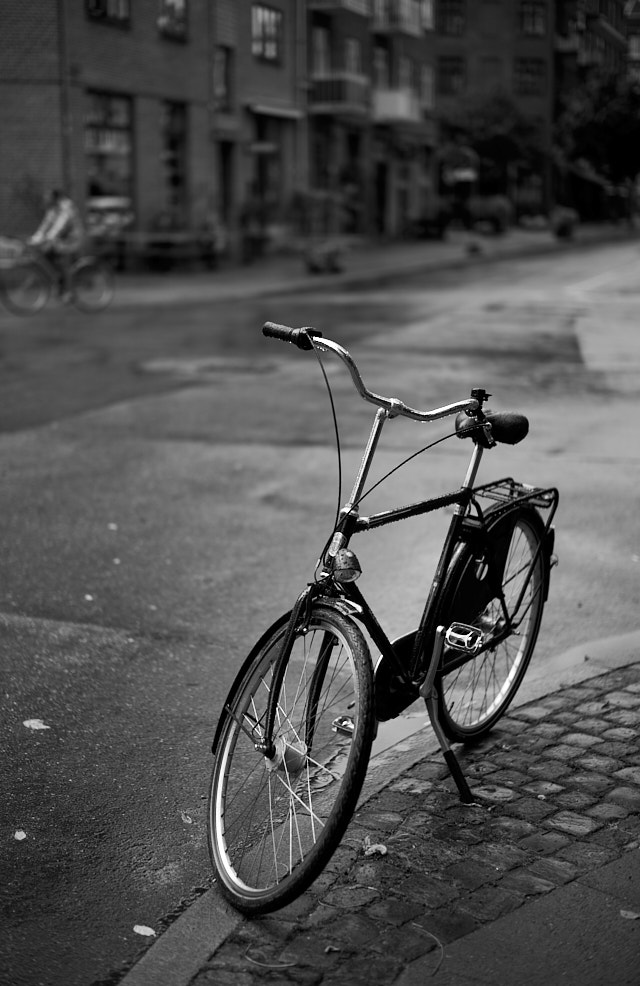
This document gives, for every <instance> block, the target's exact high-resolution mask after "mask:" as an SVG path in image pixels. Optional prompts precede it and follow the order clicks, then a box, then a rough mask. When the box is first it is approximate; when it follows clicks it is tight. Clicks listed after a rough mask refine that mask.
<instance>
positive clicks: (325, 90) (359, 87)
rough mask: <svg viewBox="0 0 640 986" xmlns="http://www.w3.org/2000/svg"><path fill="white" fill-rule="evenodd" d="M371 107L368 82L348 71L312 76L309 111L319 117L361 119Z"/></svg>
mask: <svg viewBox="0 0 640 986" xmlns="http://www.w3.org/2000/svg"><path fill="white" fill-rule="evenodd" d="M370 107H371V80H370V79H369V77H368V76H366V75H354V74H353V73H351V72H327V73H326V74H323V75H315V76H313V77H312V79H311V86H310V89H309V112H310V113H312V114H315V115H316V116H319V115H321V114H324V115H325V116H349V117H363V116H367V115H368V114H369V110H370Z"/></svg>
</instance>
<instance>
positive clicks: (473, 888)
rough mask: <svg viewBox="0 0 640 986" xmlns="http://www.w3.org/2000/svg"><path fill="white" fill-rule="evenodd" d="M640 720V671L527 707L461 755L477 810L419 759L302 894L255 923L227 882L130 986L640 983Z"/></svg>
mask: <svg viewBox="0 0 640 986" xmlns="http://www.w3.org/2000/svg"><path fill="white" fill-rule="evenodd" d="M582 661H583V664H584V661H585V658H584V656H583V657H582ZM598 670H599V669H598V665H597V663H594V667H593V671H594V672H595V673H597V671H598ZM600 670H601V668H600ZM578 673H579V672H578ZM565 680H566V679H565ZM571 680H574V681H575V680H576V679H575V678H572V679H571ZM639 727H640V663H637V664H629V665H628V666H626V667H622V668H619V669H616V670H612V671H608V672H607V673H605V674H601V675H599V676H597V677H594V678H587V679H586V680H581V681H578V682H577V683H576V684H574V685H572V686H571V687H566V688H563V689H560V690H557V691H555V692H552V693H550V694H548V695H546V696H544V697H542V698H538V699H536V700H534V701H531V702H528V703H527V704H524V705H522V706H520V707H517V708H514V709H513V710H511V711H510V713H509V715H508V716H507V717H505V718H504V719H503V720H501V722H500V723H499V725H498V727H496V729H495V730H494V732H493V733H492V734H491V735H490V737H488V738H487V739H486V740H485V741H484V742H483V743H482V744H481V746H480V747H476V748H474V749H472V750H470V751H467V752H465V751H463V752H462V753H461V755H460V759H461V762H462V764H463V767H464V769H465V772H466V774H467V776H468V778H469V781H470V783H471V787H472V790H473V792H474V795H475V797H476V798H477V803H476V804H474V805H471V806H463V805H462V804H461V803H460V801H459V799H458V796H457V793H456V791H455V788H454V785H453V783H452V781H451V780H450V778H449V776H448V774H447V771H446V769H445V768H443V764H442V759H441V757H440V755H439V754H432V755H428V756H423V757H421V758H418V759H417V762H415V763H414V764H413V765H412V766H410V767H409V768H408V769H405V770H404V771H403V772H402V773H400V774H399V775H398V776H397V777H392V778H391V779H389V780H388V782H387V783H386V785H385V786H383V787H382V789H380V790H378V792H377V793H375V794H374V795H373V796H372V797H370V798H369V799H368V800H364V802H363V803H361V805H360V808H359V810H358V813H357V815H356V817H355V818H354V820H353V822H352V823H351V825H350V827H349V829H348V830H347V833H346V835H345V837H344V839H343V841H342V844H341V846H340V847H339V849H338V850H337V852H336V853H335V855H334V857H333V859H332V861H331V862H330V864H329V865H328V867H327V869H326V870H325V872H324V873H323V874H322V875H321V876H320V877H319V878H318V880H316V882H315V883H314V884H313V886H312V887H311V889H310V890H309V891H307V893H305V894H304V895H303V896H302V897H301V898H299V900H297V901H295V902H294V903H293V904H291V905H289V906H288V907H286V908H284V909H283V910H281V911H279V912H276V913H275V914H273V915H269V916H267V917H265V918H260V919H254V920H247V919H242V918H240V917H239V916H238V915H236V914H235V913H234V912H233V911H232V910H231V909H230V908H228V907H227V906H226V905H224V904H223V903H222V901H221V899H220V897H219V895H218V893H217V891H216V889H215V887H214V888H213V890H211V891H209V892H208V893H206V894H205V895H204V896H203V897H201V898H199V899H198V900H197V901H196V903H195V904H194V905H192V907H191V908H189V910H188V911H187V912H186V913H185V914H184V915H183V916H182V918H180V919H178V921H177V922H176V923H175V925H172V926H170V928H169V930H168V931H167V932H166V933H165V935H164V936H161V937H160V939H159V940H158V942H157V943H156V944H155V945H154V946H152V948H151V949H150V950H149V951H148V952H147V953H146V954H145V955H144V956H143V958H142V960H141V961H140V962H139V963H138V965H136V966H134V967H133V969H132V970H131V972H130V973H129V974H128V975H127V976H125V978H124V980H123V986H187V984H188V986H205V984H216V986H232V984H233V986H254V984H255V986H258V984H259V983H260V984H261V983H264V982H267V983H283V984H285V983H298V984H300V986H303V984H304V986H306V984H313V986H319V984H322V986H342V984H344V983H349V984H358V983H362V984H367V986H368V984H376V983H378V984H381V986H391V984H393V986H414V984H415V986H418V984H423V983H424V982H425V981H429V980H430V979H431V978H432V977H437V978H434V981H435V982H437V983H438V984H440V986H480V984H486V986H489V984H491V986H542V984H545V986H555V984H557V983H565V984H571V986H609V984H610V986H625V984H628V986H638V983H640V729H639ZM370 844H374V845H377V844H380V845H383V846H384V847H385V848H386V853H385V854H384V855H381V854H378V853H375V854H372V855H367V853H366V846H367V845H370ZM185 919H186V920H185ZM198 953H201V955H202V958H201V960H199V961H197V962H195V964H194V957H195V955H196V954H198ZM180 955H182V958H180ZM185 956H188V960H187V961H185ZM176 960H177V961H176Z"/></svg>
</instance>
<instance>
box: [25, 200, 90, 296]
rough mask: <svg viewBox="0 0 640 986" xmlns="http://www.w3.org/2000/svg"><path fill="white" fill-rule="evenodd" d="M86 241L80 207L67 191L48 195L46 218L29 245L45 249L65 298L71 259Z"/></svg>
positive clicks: (44, 251)
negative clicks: (66, 193) (56, 273)
mask: <svg viewBox="0 0 640 986" xmlns="http://www.w3.org/2000/svg"><path fill="white" fill-rule="evenodd" d="M84 239H85V232H84V226H83V223H82V219H81V217H80V212H79V210H78V208H77V206H76V205H75V204H74V203H73V202H72V201H71V199H70V198H69V196H68V195H65V194H64V192H61V191H60V190H59V189H57V188H56V189H54V190H53V191H52V192H51V194H50V196H49V200H48V205H47V211H46V212H45V215H44V218H43V220H42V222H41V223H40V225H39V227H38V229H37V230H36V231H35V233H34V234H33V236H32V237H31V238H30V239H29V241H28V242H29V244H30V245H31V246H37V247H38V249H39V250H42V252H43V253H44V254H46V256H47V258H48V259H49V260H50V262H51V264H52V265H53V266H54V267H55V269H56V271H57V272H58V276H59V286H60V293H61V295H62V297H63V298H64V296H65V294H67V293H68V291H67V275H68V268H69V262H70V259H71V258H72V257H73V256H74V255H75V254H77V253H78V252H79V251H80V250H81V248H82V245H83V243H84Z"/></svg>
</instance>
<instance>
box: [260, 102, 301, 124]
mask: <svg viewBox="0 0 640 986" xmlns="http://www.w3.org/2000/svg"><path fill="white" fill-rule="evenodd" d="M247 109H249V110H251V112H252V113H255V114H256V115H257V116H279V117H281V118H282V119H283V120H301V119H302V116H303V113H302V110H297V109H295V108H294V107H293V106H270V105H269V104H268V103H250V104H249V106H248V107H247Z"/></svg>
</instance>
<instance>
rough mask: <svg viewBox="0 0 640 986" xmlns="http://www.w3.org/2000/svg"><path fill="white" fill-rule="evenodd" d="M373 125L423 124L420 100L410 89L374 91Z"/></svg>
mask: <svg viewBox="0 0 640 986" xmlns="http://www.w3.org/2000/svg"><path fill="white" fill-rule="evenodd" d="M373 122H374V123H387V124H394V123H423V122H424V120H423V114H422V108H421V106H420V100H419V99H418V97H417V95H416V94H415V92H413V91H412V90H411V89H374V90H373Z"/></svg>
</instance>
